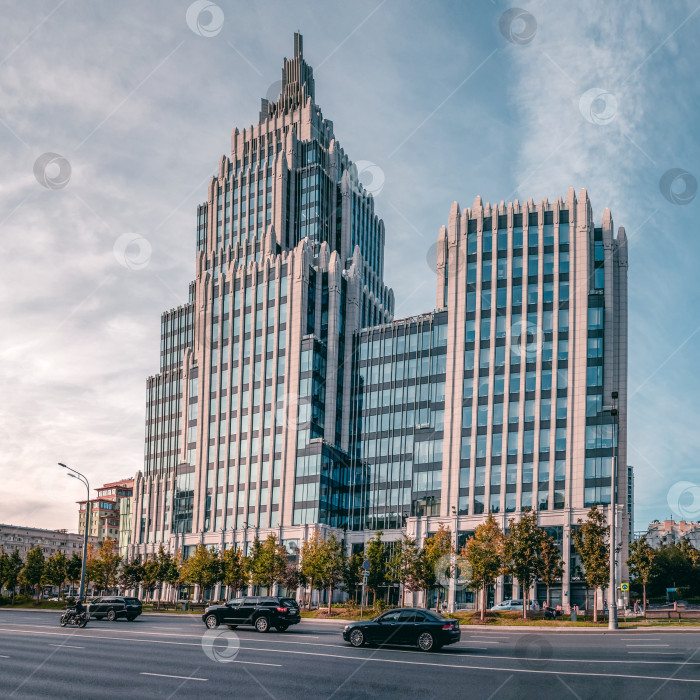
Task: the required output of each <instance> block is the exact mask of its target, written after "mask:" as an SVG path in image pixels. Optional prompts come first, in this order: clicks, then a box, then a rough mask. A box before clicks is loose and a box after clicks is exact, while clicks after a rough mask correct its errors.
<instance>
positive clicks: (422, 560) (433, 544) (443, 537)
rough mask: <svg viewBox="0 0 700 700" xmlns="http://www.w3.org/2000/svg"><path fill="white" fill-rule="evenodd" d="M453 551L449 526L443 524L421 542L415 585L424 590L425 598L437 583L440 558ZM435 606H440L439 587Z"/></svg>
mask: <svg viewBox="0 0 700 700" xmlns="http://www.w3.org/2000/svg"><path fill="white" fill-rule="evenodd" d="M454 551H455V550H454V545H453V544H452V533H451V532H450V528H449V527H446V526H445V525H443V524H440V526H439V527H438V531H437V532H436V533H435V534H434V535H431V536H430V537H427V538H426V540H425V542H423V547H422V548H421V550H420V553H419V559H418V576H417V585H418V586H419V587H420V588H422V589H423V590H424V591H425V596H426V600H427V598H428V591H429V590H430V589H431V588H433V587H434V586H435V585H436V584H437V583H438V575H439V574H440V573H441V572H440V571H438V569H439V568H440V560H441V559H442V557H445V556H448V555H450V554H452V553H453V552H454ZM436 607H437V608H438V609H439V608H440V589H438V598H437V601H436Z"/></svg>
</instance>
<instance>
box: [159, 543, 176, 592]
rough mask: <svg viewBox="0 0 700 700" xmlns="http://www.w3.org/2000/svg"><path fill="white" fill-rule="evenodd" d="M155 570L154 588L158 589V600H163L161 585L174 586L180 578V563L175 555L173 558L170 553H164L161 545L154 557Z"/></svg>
mask: <svg viewBox="0 0 700 700" xmlns="http://www.w3.org/2000/svg"><path fill="white" fill-rule="evenodd" d="M155 562H156V568H155V572H154V574H155V577H156V587H157V588H158V589H159V591H160V593H159V596H158V597H159V599H161V600H162V598H163V584H165V583H167V584H170V585H171V586H172V585H175V584H176V583H177V581H178V579H179V578H180V563H179V558H178V556H177V555H175V556H173V555H172V554H170V552H166V551H165V548H164V547H163V545H161V546H160V547H159V548H158V554H156V556H155Z"/></svg>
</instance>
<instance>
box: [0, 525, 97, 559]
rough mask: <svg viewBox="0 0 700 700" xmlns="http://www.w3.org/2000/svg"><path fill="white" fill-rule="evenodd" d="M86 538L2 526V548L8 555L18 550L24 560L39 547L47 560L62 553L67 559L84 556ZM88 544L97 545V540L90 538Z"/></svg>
mask: <svg viewBox="0 0 700 700" xmlns="http://www.w3.org/2000/svg"><path fill="white" fill-rule="evenodd" d="M84 537H85V535H84V534H79V533H74V532H68V531H67V530H43V529H41V528H37V527H21V526H19V525H0V548H2V549H4V550H5V552H6V553H7V554H12V552H14V551H15V550H17V551H18V552H19V554H20V556H21V557H22V559H26V556H27V552H28V551H29V550H30V549H31V548H32V547H35V546H37V545H38V546H39V547H41V551H42V553H43V554H44V557H47V558H48V557H50V556H51V555H52V554H55V553H56V552H62V553H63V554H65V555H66V557H72V556H73V554H77V555H79V556H82V553H83V542H84ZM88 542H91V543H92V544H97V538H96V537H90V536H88Z"/></svg>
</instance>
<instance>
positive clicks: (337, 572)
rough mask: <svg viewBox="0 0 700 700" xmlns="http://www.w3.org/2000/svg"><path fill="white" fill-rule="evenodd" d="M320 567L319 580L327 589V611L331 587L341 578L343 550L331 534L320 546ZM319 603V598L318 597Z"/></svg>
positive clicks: (330, 597) (329, 610) (340, 543)
mask: <svg viewBox="0 0 700 700" xmlns="http://www.w3.org/2000/svg"><path fill="white" fill-rule="evenodd" d="M321 555H322V556H321V567H320V577H319V582H320V583H321V585H322V586H323V587H324V588H327V589H328V612H329V614H330V612H331V604H332V600H333V589H334V588H335V587H336V586H337V585H338V584H339V583H340V582H341V581H342V580H343V567H344V565H345V551H344V549H343V543H342V542H339V541H338V539H337V538H336V536H335V535H331V536H330V537H329V538H328V539H327V540H326V541H325V542H324V543H323V545H322V547H321ZM319 604H320V598H319Z"/></svg>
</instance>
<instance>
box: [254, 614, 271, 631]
mask: <svg viewBox="0 0 700 700" xmlns="http://www.w3.org/2000/svg"><path fill="white" fill-rule="evenodd" d="M255 629H256V630H258V632H267V631H268V630H269V629H270V621H269V620H268V619H267V618H266V617H263V616H260V617H259V618H258V619H257V620H256V621H255Z"/></svg>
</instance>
